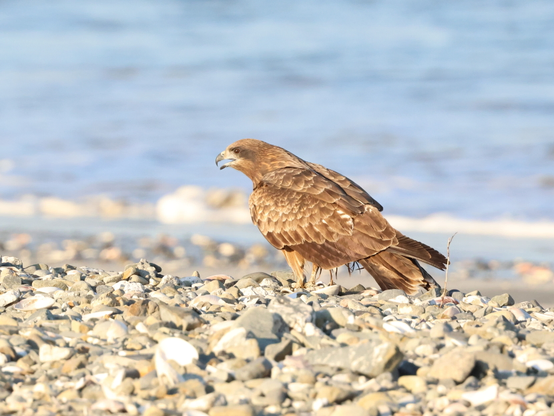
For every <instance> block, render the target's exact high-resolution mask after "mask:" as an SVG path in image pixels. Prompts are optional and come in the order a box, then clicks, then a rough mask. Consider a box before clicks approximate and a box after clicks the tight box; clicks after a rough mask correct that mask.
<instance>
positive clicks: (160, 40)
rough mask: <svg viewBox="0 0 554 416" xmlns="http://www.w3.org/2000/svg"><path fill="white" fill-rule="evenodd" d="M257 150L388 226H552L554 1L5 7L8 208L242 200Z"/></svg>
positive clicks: (0, 109) (215, 1) (3, 160)
mask: <svg viewBox="0 0 554 416" xmlns="http://www.w3.org/2000/svg"><path fill="white" fill-rule="evenodd" d="M244 137H254V138H257V139H261V140H265V141H268V142H270V143H273V144H277V145H280V146H283V147H285V148H287V149H288V150H290V151H292V152H293V153H295V154H297V155H298V156H300V157H302V158H304V159H306V160H309V161H313V162H317V163H320V164H323V165H325V166H327V167H329V168H332V169H335V170H337V171H339V172H341V173H343V174H345V175H347V176H349V177H350V178H352V179H354V180H355V181H356V182H358V183H359V184H361V185H362V186H364V187H365V188H366V189H367V190H368V191H369V192H370V193H371V194H372V195H373V196H374V197H375V198H376V199H377V200H378V201H379V202H380V203H382V204H383V205H384V206H385V210H386V212H387V213H392V214H396V215H403V216H408V217H422V216H426V215H429V214H432V213H437V212H443V213H447V214H449V215H452V216H454V217H461V218H468V219H480V220H491V219H498V218H513V219H519V220H526V221H527V220H529V221H533V220H537V219H542V220H554V210H553V209H552V205H553V202H554V3H553V2H549V1H525V2H516V1H490V2H480V1H457V2H439V1H433V0H421V1H417V2H413V1H408V0H406V1H377V0H375V1H363V0H352V1H347V0H344V1H321V0H318V1H315V0H305V1H302V2H297V1H290V0H283V1H279V2H269V1H259V0H258V1H254V0H225V1H223V0H221V1H219V0H206V1H192V0H191V1H185V0H180V1H177V0H165V1H146V0H80V1H69V0H52V1H48V2H44V1H38V0H37V1H35V0H4V1H2V2H0V198H2V199H16V198H18V197H20V196H21V195H24V194H29V193H30V194H35V195H39V196H45V195H53V196H58V197H61V198H66V199H78V198H81V197H84V196H88V195H97V194H105V195H108V196H110V197H112V198H120V199H126V200H129V201H139V202H140V201H151V202H155V201H156V200H157V199H158V198H160V197H161V196H163V195H164V194H167V193H169V192H172V191H174V190H175V189H176V188H178V187H179V186H181V185H184V184H195V185H200V186H202V187H205V188H209V187H222V188H226V187H231V186H235V187H240V188H242V189H244V190H248V189H249V188H250V186H251V184H250V181H249V180H248V179H247V178H246V177H244V176H243V175H242V174H240V173H238V172H233V171H230V170H225V171H223V172H220V171H219V170H218V169H217V168H216V167H215V165H214V159H215V157H216V155H217V154H218V153H219V152H221V151H222V150H223V149H224V148H225V147H226V146H227V145H228V144H230V143H231V142H233V141H235V140H237V139H240V138H244Z"/></svg>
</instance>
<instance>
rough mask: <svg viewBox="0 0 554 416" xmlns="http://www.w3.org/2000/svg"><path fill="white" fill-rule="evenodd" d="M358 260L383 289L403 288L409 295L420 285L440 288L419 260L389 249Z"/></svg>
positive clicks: (427, 287) (428, 287)
mask: <svg viewBox="0 0 554 416" xmlns="http://www.w3.org/2000/svg"><path fill="white" fill-rule="evenodd" d="M358 262H359V263H360V264H361V265H362V266H363V267H364V269H366V270H367V271H368V273H369V274H371V276H373V278H374V279H375V281H376V282H377V284H378V285H379V287H380V288H381V289H382V290H387V289H402V290H403V291H404V292H406V293H407V294H408V295H414V294H416V293H417V290H418V287H420V286H421V287H423V288H425V289H427V290H429V289H431V288H433V287H438V288H440V285H439V284H438V283H437V282H436V281H435V279H433V278H432V277H431V275H430V274H429V273H427V271H426V270H425V269H424V268H423V267H421V266H420V265H419V263H418V262H417V260H415V259H413V258H408V257H405V256H402V255H400V254H396V253H393V252H390V251H388V250H386V251H382V252H380V253H377V254H375V255H374V256H371V257H367V258H365V259H361V260H358Z"/></svg>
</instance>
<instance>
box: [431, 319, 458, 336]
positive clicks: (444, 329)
mask: <svg viewBox="0 0 554 416" xmlns="http://www.w3.org/2000/svg"><path fill="white" fill-rule="evenodd" d="M452 331H453V329H452V326H451V325H450V324H449V323H448V322H436V323H435V325H434V326H433V328H431V333H430V336H431V338H435V339H437V338H444V335H445V334H446V333H450V332H452Z"/></svg>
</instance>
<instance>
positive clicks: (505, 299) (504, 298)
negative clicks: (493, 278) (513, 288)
mask: <svg viewBox="0 0 554 416" xmlns="http://www.w3.org/2000/svg"><path fill="white" fill-rule="evenodd" d="M491 302H495V303H496V304H497V305H498V306H500V307H502V306H512V305H513V304H514V303H515V302H514V298H512V297H511V296H510V294H508V293H504V294H502V295H498V296H494V297H493V298H492V299H491Z"/></svg>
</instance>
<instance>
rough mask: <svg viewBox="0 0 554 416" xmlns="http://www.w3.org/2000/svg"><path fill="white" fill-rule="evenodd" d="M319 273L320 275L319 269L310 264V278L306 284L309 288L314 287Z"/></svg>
mask: <svg viewBox="0 0 554 416" xmlns="http://www.w3.org/2000/svg"><path fill="white" fill-rule="evenodd" d="M319 273H321V268H320V267H319V266H317V265H315V264H312V275H311V276H310V281H309V282H308V285H309V286H315V281H316V279H317V275H318V274H319Z"/></svg>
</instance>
